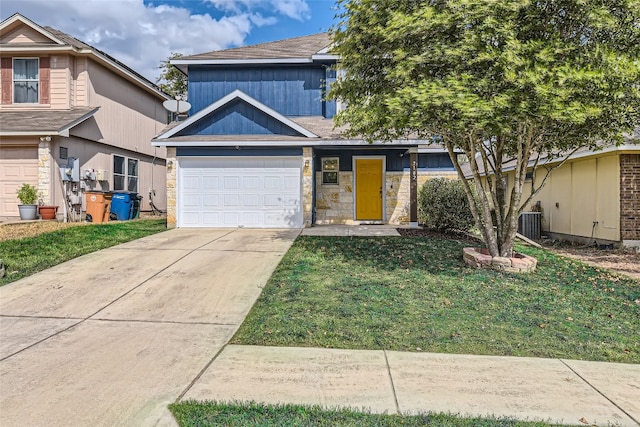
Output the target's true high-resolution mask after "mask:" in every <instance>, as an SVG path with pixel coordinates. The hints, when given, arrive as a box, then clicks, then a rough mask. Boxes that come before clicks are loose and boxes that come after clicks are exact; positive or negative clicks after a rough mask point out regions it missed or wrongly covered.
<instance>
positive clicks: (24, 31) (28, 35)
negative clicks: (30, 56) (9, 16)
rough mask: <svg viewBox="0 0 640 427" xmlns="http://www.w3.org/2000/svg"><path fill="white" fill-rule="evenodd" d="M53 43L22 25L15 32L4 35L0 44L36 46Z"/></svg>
mask: <svg viewBox="0 0 640 427" xmlns="http://www.w3.org/2000/svg"><path fill="white" fill-rule="evenodd" d="M34 43H52V41H51V40H50V39H48V38H47V37H45V36H43V35H42V34H40V33H39V32H37V31H35V30H34V29H32V28H29V27H27V26H26V25H21V26H19V27H18V28H16V29H15V30H13V31H9V32H8V33H6V34H3V35H2V38H0V44H34Z"/></svg>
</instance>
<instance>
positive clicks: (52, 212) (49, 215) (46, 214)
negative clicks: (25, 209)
mask: <svg viewBox="0 0 640 427" xmlns="http://www.w3.org/2000/svg"><path fill="white" fill-rule="evenodd" d="M38 212H39V213H40V218H41V219H45V220H50V219H56V213H57V212H58V207H57V206H50V205H42V206H38Z"/></svg>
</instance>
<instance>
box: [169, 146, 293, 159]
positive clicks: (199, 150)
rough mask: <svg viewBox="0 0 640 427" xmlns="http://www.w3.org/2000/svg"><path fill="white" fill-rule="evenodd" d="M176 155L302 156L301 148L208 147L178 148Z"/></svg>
mask: <svg viewBox="0 0 640 427" xmlns="http://www.w3.org/2000/svg"><path fill="white" fill-rule="evenodd" d="M176 155H177V156H181V157H185V156H196V157H205V156H217V157H222V156H224V157H229V156H245V157H260V156H264V157H268V156H301V155H302V148H301V147H260V148H241V149H239V150H236V149H235V148H207V147H178V148H177V149H176Z"/></svg>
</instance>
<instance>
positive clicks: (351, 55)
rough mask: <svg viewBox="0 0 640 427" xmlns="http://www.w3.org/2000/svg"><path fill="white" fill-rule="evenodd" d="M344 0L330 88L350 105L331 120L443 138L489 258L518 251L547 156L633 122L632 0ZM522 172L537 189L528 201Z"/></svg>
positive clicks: (614, 139) (384, 136)
mask: <svg viewBox="0 0 640 427" xmlns="http://www.w3.org/2000/svg"><path fill="white" fill-rule="evenodd" d="M338 4H339V6H340V9H341V12H340V15H339V22H338V23H337V24H336V25H335V26H334V28H333V29H332V36H333V39H334V42H335V45H334V51H335V53H337V54H339V55H340V56H341V61H340V63H339V68H341V69H342V70H344V72H343V73H340V74H339V75H341V78H340V79H339V80H338V82H336V83H335V84H333V85H332V91H331V94H330V96H332V97H334V98H337V99H340V100H342V101H344V102H346V105H347V108H346V109H345V110H344V111H342V112H340V113H339V114H338V115H337V117H336V121H337V124H339V125H342V124H348V125H349V127H348V131H347V133H348V134H349V135H350V136H361V137H364V138H366V139H368V140H391V139H397V138H406V137H419V138H425V139H430V140H431V141H434V142H436V143H441V144H443V145H444V146H445V147H446V148H447V150H448V151H449V155H450V157H451V160H452V161H453V163H454V165H455V167H456V169H457V171H458V174H459V175H460V177H461V178H462V179H463V182H464V183H465V190H466V193H467V197H468V199H469V203H470V204H471V207H472V211H473V215H474V219H475V221H476V225H477V226H478V228H479V229H480V231H481V233H482V236H483V239H484V241H485V244H486V245H487V247H488V249H489V251H490V253H491V255H492V256H494V257H495V256H511V255H512V251H513V244H514V239H515V235H516V232H517V219H518V215H519V214H520V212H521V211H522V210H523V209H524V208H525V207H526V206H527V205H528V204H529V203H530V201H531V200H532V198H533V197H534V196H535V194H536V193H537V192H538V191H539V190H540V188H541V186H542V185H543V184H544V181H545V180H546V177H547V176H548V173H549V171H550V170H551V169H550V168H549V167H548V166H546V165H548V164H549V160H550V159H552V158H558V157H559V156H564V157H563V158H566V156H567V155H568V154H570V153H572V152H574V151H575V150H577V149H579V148H582V147H586V148H591V149H593V148H596V146H597V144H598V143H603V142H604V143H621V142H623V141H624V139H625V135H627V137H628V135H630V134H631V133H632V132H633V130H634V128H635V127H638V126H639V125H640V120H639V118H640V1H638V0H598V1H593V0H546V1H544V0H541V1H533V0H531V1H529V0H520V1H509V0H457V1H447V0H430V1H419V0H338ZM460 152H462V153H464V154H465V155H466V159H467V160H468V161H469V164H468V167H469V168H470V169H469V171H470V172H469V173H470V174H471V175H472V177H473V178H472V179H470V180H466V179H464V174H463V171H462V170H461V163H460V161H459V156H458V153H460ZM508 160H511V161H512V164H513V165H514V172H515V178H514V183H513V184H514V185H513V188H512V190H511V191H507V187H506V185H505V182H506V181H505V177H506V172H505V170H504V169H505V168H504V166H503V165H504V162H506V161H508ZM545 160H546V163H545ZM543 163H545V167H544V168H542V167H541V165H542V164H543ZM527 171H533V174H534V177H533V179H532V180H531V185H532V188H531V196H530V197H529V198H528V199H527V200H522V190H523V186H524V184H525V176H526V174H527ZM536 172H538V173H541V172H542V173H543V174H544V178H545V179H536V177H535V174H536ZM542 173H541V174H540V176H542ZM485 174H486V178H485V179H482V176H483V175H485ZM540 182H542V184H540Z"/></svg>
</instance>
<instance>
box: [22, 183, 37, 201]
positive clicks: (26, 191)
mask: <svg viewBox="0 0 640 427" xmlns="http://www.w3.org/2000/svg"><path fill="white" fill-rule="evenodd" d="M16 193H17V194H18V200H20V203H21V204H23V205H35V204H36V201H37V200H38V196H39V193H38V189H37V188H36V187H34V186H33V185H29V184H22V187H20V189H19V190H18V191H16Z"/></svg>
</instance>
